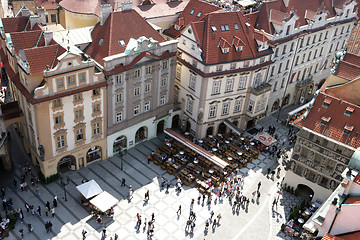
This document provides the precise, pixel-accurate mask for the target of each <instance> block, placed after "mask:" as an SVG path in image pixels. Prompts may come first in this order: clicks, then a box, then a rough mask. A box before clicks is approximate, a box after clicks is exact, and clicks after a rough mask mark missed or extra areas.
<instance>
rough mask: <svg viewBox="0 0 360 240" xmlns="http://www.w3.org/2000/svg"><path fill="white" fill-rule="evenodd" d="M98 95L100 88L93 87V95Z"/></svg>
mask: <svg viewBox="0 0 360 240" xmlns="http://www.w3.org/2000/svg"><path fill="white" fill-rule="evenodd" d="M99 95H100V89H99V88H95V89H93V96H99Z"/></svg>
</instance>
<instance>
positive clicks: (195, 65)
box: [192, 59, 198, 67]
mask: <svg viewBox="0 0 360 240" xmlns="http://www.w3.org/2000/svg"><path fill="white" fill-rule="evenodd" d="M197 63H198V62H197V61H196V60H195V59H193V60H192V65H193V66H194V67H197Z"/></svg>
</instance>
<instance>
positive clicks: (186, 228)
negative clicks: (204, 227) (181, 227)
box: [185, 219, 191, 231]
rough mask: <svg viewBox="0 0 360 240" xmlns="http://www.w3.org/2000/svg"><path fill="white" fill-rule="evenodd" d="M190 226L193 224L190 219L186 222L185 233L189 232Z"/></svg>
mask: <svg viewBox="0 0 360 240" xmlns="http://www.w3.org/2000/svg"><path fill="white" fill-rule="evenodd" d="M190 224H191V220H190V219H188V220H187V221H186V227H185V231H189V227H190Z"/></svg>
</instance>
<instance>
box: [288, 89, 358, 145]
mask: <svg viewBox="0 0 360 240" xmlns="http://www.w3.org/2000/svg"><path fill="white" fill-rule="evenodd" d="M325 100H326V101H328V102H329V100H331V104H330V105H329V106H328V107H327V108H326V107H323V106H322V104H323V102H324V101H325ZM347 107H351V108H353V109H354V112H353V113H352V114H351V117H349V116H347V115H345V114H344V112H345V110H346V108H347ZM323 116H327V118H329V117H330V118H332V119H335V121H329V122H328V123H327V124H326V126H324V125H322V124H320V122H321V120H322V119H323ZM294 123H295V124H296V125H298V126H300V127H305V128H307V129H310V130H312V131H314V132H317V133H319V134H321V135H324V136H326V137H329V138H332V139H334V140H335V141H339V142H341V143H344V144H346V145H349V146H351V147H354V148H358V147H360V136H358V132H360V107H359V106H357V105H354V104H352V103H349V102H346V101H343V100H341V99H339V98H336V97H334V96H331V95H328V94H326V93H324V92H320V93H319V95H318V96H317V97H316V100H315V102H314V105H313V107H312V108H311V110H310V112H309V113H308V115H307V116H306V118H305V119H303V118H299V119H297V120H296V121H295V122H294ZM344 128H347V129H348V130H349V131H350V133H349V134H345V133H344Z"/></svg>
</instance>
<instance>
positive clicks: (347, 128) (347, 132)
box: [343, 125, 354, 135]
mask: <svg viewBox="0 0 360 240" xmlns="http://www.w3.org/2000/svg"><path fill="white" fill-rule="evenodd" d="M353 129H354V126H351V125H345V127H344V131H343V133H344V134H346V135H350V133H351V131H352V130H353Z"/></svg>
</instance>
